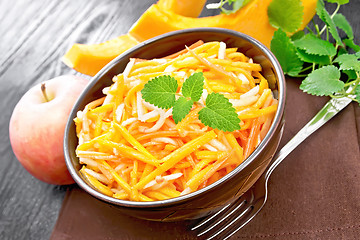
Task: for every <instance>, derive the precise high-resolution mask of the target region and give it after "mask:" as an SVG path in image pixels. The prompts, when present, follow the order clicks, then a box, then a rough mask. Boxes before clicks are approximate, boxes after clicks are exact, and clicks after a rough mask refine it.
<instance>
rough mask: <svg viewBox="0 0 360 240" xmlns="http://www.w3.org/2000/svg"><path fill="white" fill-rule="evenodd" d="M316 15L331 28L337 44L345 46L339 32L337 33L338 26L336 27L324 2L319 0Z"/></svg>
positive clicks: (330, 30)
mask: <svg viewBox="0 0 360 240" xmlns="http://www.w3.org/2000/svg"><path fill="white" fill-rule="evenodd" d="M316 14H317V15H318V16H319V18H320V19H321V20H322V21H323V22H324V23H325V24H326V26H327V27H328V28H329V32H330V33H331V36H333V38H334V39H335V41H336V43H337V44H339V45H340V46H343V43H342V41H341V38H340V35H339V32H338V31H337V28H336V25H335V23H334V21H333V19H332V18H331V16H330V14H329V13H328V12H327V11H326V9H325V4H324V1H323V0H318V2H317V5H316Z"/></svg>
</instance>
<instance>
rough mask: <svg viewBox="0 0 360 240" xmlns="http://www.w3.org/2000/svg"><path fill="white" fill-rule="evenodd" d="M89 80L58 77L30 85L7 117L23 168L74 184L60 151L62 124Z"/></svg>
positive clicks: (47, 178)
mask: <svg viewBox="0 0 360 240" xmlns="http://www.w3.org/2000/svg"><path fill="white" fill-rule="evenodd" d="M87 84H88V80H86V79H83V78H80V77H77V76H72V75H66V76H60V77H56V78H54V79H51V80H48V81H46V82H43V83H42V84H38V85H36V86H34V87H32V88H31V89H30V90H29V91H28V92H26V93H25V94H24V96H23V97H22V98H21V99H20V101H19V102H18V103H17V105H16V106H15V108H14V111H13V113H12V116H11V119H10V126H9V134H10V142H11V146H12V149H13V151H14V153H15V155H16V157H17V159H18V160H19V161H20V163H21V164H22V165H23V166H24V167H25V169H26V170H27V171H28V172H29V173H31V174H32V175H33V176H34V177H36V178H38V179H39V180H41V181H44V182H47V183H50V184H56V185H66V184H71V183H73V182H74V181H73V179H72V177H71V175H70V174H69V172H68V170H67V168H66V164H65V159H64V153H63V138H64V131H65V125H66V122H67V120H68V117H69V115H70V111H71V109H72V107H73V105H74V103H75V101H76V100H77V98H78V97H79V95H80V93H81V92H82V90H83V89H84V88H85V86H86V85H87Z"/></svg>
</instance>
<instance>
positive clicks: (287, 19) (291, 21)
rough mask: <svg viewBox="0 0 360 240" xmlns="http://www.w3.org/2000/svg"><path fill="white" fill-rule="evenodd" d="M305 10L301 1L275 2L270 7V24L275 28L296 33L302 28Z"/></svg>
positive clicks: (276, 0)
mask: <svg viewBox="0 0 360 240" xmlns="http://www.w3.org/2000/svg"><path fill="white" fill-rule="evenodd" d="M303 10H304V6H303V5H302V2H301V0H293V1H289V0H273V1H272V2H271V3H270V5H269V7H268V16H269V22H270V24H271V25H272V26H273V27H274V28H281V29H282V30H284V31H285V32H295V31H296V30H298V29H299V27H300V26H301V23H302V17H303V15H304V12H303Z"/></svg>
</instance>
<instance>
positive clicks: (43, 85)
mask: <svg viewBox="0 0 360 240" xmlns="http://www.w3.org/2000/svg"><path fill="white" fill-rule="evenodd" d="M41 92H42V94H43V96H44V98H45V101H47V102H50V100H49V98H48V96H47V94H46V87H45V83H41Z"/></svg>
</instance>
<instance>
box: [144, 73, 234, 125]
mask: <svg viewBox="0 0 360 240" xmlns="http://www.w3.org/2000/svg"><path fill="white" fill-rule="evenodd" d="M204 81H205V80H204V76H203V73H202V72H197V73H193V74H192V75H191V76H190V77H189V78H187V79H186V80H185V81H184V83H183V85H182V88H181V93H177V89H178V83H177V81H176V79H175V78H173V77H171V76H169V75H163V76H159V77H156V78H153V79H151V80H150V81H149V82H147V83H146V84H145V85H144V88H143V89H142V90H141V94H142V98H143V99H144V100H145V101H146V102H148V103H151V104H154V105H155V106H157V107H159V108H163V109H169V108H171V107H172V108H173V111H172V114H173V119H174V121H175V123H176V124H177V123H179V122H180V121H181V120H182V119H184V118H185V117H186V115H187V114H188V113H189V112H190V111H191V108H192V107H193V106H194V104H196V105H199V106H200V105H201V104H200V103H199V102H198V101H199V100H200V98H201V96H202V93H203V91H204ZM176 96H178V99H177V100H176ZM199 119H200V121H201V122H202V123H203V124H204V125H205V126H209V127H211V128H216V129H219V130H222V131H225V132H232V131H235V130H238V129H240V119H239V117H238V114H237V113H236V111H235V108H234V107H233V106H232V104H231V103H230V101H229V100H228V99H227V98H225V97H224V96H223V95H221V94H219V93H211V94H209V95H208V96H207V98H206V100H205V106H203V108H202V109H201V110H200V111H199Z"/></svg>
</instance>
